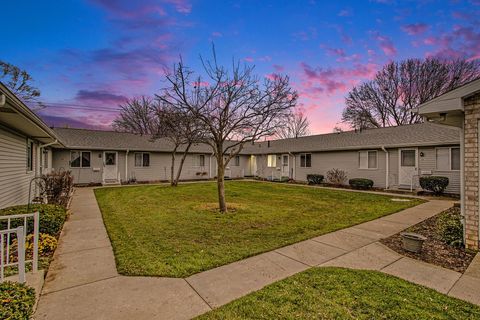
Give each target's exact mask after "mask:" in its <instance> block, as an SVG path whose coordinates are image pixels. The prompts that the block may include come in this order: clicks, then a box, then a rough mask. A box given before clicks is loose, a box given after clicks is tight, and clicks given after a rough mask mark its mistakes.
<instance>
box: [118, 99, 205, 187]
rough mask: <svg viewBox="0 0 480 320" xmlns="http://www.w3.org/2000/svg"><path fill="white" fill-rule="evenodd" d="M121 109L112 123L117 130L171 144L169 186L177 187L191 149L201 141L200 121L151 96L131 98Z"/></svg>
mask: <svg viewBox="0 0 480 320" xmlns="http://www.w3.org/2000/svg"><path fill="white" fill-rule="evenodd" d="M120 108H121V111H120V114H119V116H118V117H117V119H115V120H114V122H113V126H114V128H115V129H117V130H119V131H126V132H131V133H135V134H139V135H149V136H150V137H151V139H152V140H156V139H162V138H163V139H166V140H167V141H169V142H170V143H171V144H172V150H171V167H170V184H171V185H172V186H177V185H178V181H179V179H180V175H181V173H182V169H183V164H184V162H185V158H186V157H187V154H188V151H189V150H190V147H191V146H192V144H194V143H197V142H200V141H201V138H202V132H201V130H200V128H201V127H200V126H199V125H198V121H196V120H195V119H194V118H192V117H191V116H190V115H185V114H183V113H180V112H179V111H178V110H176V109H174V108H171V107H170V106H169V105H165V104H162V103H158V102H157V101H154V100H152V99H151V98H148V97H141V98H134V99H130V100H128V101H127V102H126V103H125V104H123V105H120ZM180 150H181V152H182V153H181V159H180V164H179V167H178V169H177V170H176V172H175V161H176V156H177V153H179V152H180Z"/></svg>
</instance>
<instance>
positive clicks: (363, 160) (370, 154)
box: [358, 151, 378, 169]
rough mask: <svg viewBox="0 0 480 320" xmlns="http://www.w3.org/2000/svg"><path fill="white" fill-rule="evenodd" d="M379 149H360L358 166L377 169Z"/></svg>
mask: <svg viewBox="0 0 480 320" xmlns="http://www.w3.org/2000/svg"><path fill="white" fill-rule="evenodd" d="M377 160H378V159H377V151H360V152H359V153H358V167H359V168H360V169H377Z"/></svg>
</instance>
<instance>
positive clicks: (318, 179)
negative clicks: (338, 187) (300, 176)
mask: <svg viewBox="0 0 480 320" xmlns="http://www.w3.org/2000/svg"><path fill="white" fill-rule="evenodd" d="M323 179H324V177H323V175H321V174H307V182H308V184H320V183H322V182H323Z"/></svg>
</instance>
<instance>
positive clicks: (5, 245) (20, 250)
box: [0, 227, 26, 283]
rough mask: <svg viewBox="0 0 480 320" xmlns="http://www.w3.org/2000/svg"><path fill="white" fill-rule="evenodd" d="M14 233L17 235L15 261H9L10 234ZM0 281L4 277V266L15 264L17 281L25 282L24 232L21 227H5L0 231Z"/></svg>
mask: <svg viewBox="0 0 480 320" xmlns="http://www.w3.org/2000/svg"><path fill="white" fill-rule="evenodd" d="M12 233H14V234H15V235H16V236H17V261H15V262H11V261H10V243H9V239H10V235H11V234H12ZM6 239H8V240H6ZM0 245H1V248H0V253H1V256H0V282H3V280H4V279H5V268H6V267H13V266H17V268H18V282H20V283H24V282H25V262H26V261H25V232H24V229H23V227H18V228H15V229H7V230H1V231H0ZM5 252H6V255H7V256H6V257H5Z"/></svg>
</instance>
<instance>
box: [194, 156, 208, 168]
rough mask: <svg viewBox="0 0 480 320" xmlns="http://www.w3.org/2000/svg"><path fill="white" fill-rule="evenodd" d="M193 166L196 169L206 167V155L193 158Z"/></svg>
mask: <svg viewBox="0 0 480 320" xmlns="http://www.w3.org/2000/svg"><path fill="white" fill-rule="evenodd" d="M193 166H194V167H205V155H204V154H196V155H194V156H193Z"/></svg>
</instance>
